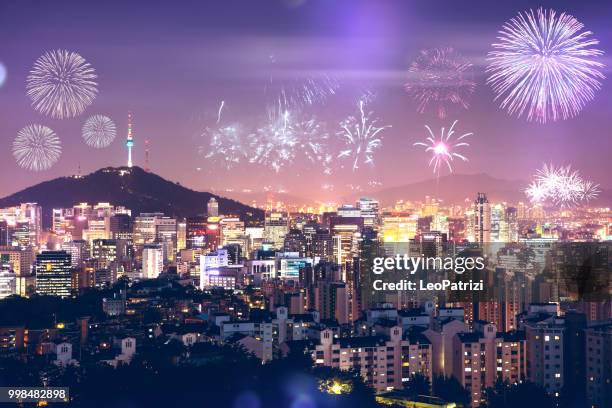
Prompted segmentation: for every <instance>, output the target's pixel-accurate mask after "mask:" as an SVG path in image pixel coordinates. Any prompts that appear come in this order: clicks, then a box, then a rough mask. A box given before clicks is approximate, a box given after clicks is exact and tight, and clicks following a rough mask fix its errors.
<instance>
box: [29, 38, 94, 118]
mask: <svg viewBox="0 0 612 408" xmlns="http://www.w3.org/2000/svg"><path fill="white" fill-rule="evenodd" d="M96 78H97V75H96V71H95V70H94V69H93V68H92V67H91V65H90V64H89V63H88V62H87V61H85V59H84V58H83V57H82V56H81V55H79V54H77V53H76V52H70V51H66V50H54V51H49V52H47V53H45V54H44V55H43V56H42V57H40V58H39V59H38V60H36V62H35V63H34V66H33V67H32V70H31V71H30V74H29V75H28V78H27V81H26V91H27V94H28V96H29V97H30V99H31V100H32V106H33V107H34V109H36V110H37V111H38V112H40V113H42V114H44V115H47V116H51V117H52V118H56V119H62V118H71V117H74V116H78V115H80V114H81V113H83V111H84V110H85V109H86V108H87V107H88V106H89V105H91V104H92V102H93V101H94V99H95V97H96V94H97V93H98V84H97V83H96V82H95V79H96Z"/></svg>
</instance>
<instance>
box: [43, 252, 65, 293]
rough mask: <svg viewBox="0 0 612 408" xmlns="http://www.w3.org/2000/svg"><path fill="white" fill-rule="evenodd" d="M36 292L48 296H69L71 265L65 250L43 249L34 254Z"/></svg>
mask: <svg viewBox="0 0 612 408" xmlns="http://www.w3.org/2000/svg"><path fill="white" fill-rule="evenodd" d="M35 270H36V293H38V294H39V295H49V296H60V297H68V296H70V290H71V288H72V267H71V259H70V254H69V253H67V252H66V251H43V252H42V253H40V254H38V255H36V268H35Z"/></svg>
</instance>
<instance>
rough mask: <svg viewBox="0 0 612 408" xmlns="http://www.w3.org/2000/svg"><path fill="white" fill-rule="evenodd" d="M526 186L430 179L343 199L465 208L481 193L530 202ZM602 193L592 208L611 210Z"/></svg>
mask: <svg viewBox="0 0 612 408" xmlns="http://www.w3.org/2000/svg"><path fill="white" fill-rule="evenodd" d="M526 186H527V182H526V181H524V180H505V179H499V178H496V177H493V176H490V175H488V174H486V173H478V174H450V175H448V176H443V177H440V178H439V179H435V178H434V179H429V180H424V181H419V182H416V183H410V184H406V185H403V186H396V187H388V188H382V189H380V190H377V191H373V192H360V193H352V194H350V195H347V196H346V197H344V202H352V201H355V200H356V199H358V198H359V197H363V196H367V197H372V198H375V199H377V200H378V201H380V203H381V204H382V205H383V206H391V205H393V204H394V203H396V202H397V201H399V200H408V201H423V199H424V198H425V196H430V197H434V198H437V199H441V200H443V201H444V202H445V203H446V204H463V203H465V201H466V200H468V201H470V202H471V201H473V200H474V199H475V197H476V194H477V193H479V192H482V193H486V195H487V198H488V199H489V201H491V202H508V203H517V202H519V201H522V202H527V201H529V200H528V198H527V196H526V195H525V187H526ZM600 189H601V190H602V191H601V193H600V194H599V196H598V197H597V198H596V199H594V200H593V201H592V202H591V204H595V205H604V206H609V205H610V204H612V190H610V189H605V188H600Z"/></svg>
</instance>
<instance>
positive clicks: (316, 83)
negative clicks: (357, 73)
mask: <svg viewBox="0 0 612 408" xmlns="http://www.w3.org/2000/svg"><path fill="white" fill-rule="evenodd" d="M268 68H269V76H268V80H267V81H266V83H265V88H264V93H265V95H266V99H267V101H268V110H269V111H271V112H273V115H275V116H282V115H283V113H284V112H285V111H294V110H300V109H303V108H305V107H308V106H312V105H314V104H316V103H324V102H325V101H326V100H327V99H328V98H329V97H331V96H333V95H335V94H336V92H337V90H338V88H339V86H340V85H339V83H338V80H337V79H336V78H335V77H333V76H332V75H329V74H326V73H321V72H303V71H299V72H297V71H295V70H294V68H293V67H288V66H285V64H284V61H281V62H279V61H278V59H277V56H276V55H274V54H272V55H270V56H269V66H268Z"/></svg>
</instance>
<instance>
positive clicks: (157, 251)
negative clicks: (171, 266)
mask: <svg viewBox="0 0 612 408" xmlns="http://www.w3.org/2000/svg"><path fill="white" fill-rule="evenodd" d="M163 270H164V255H163V253H162V248H161V246H160V245H158V244H146V245H145V246H144V248H143V250H142V277H143V278H144V279H154V278H157V277H158V276H159V274H161V273H162V271H163Z"/></svg>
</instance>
